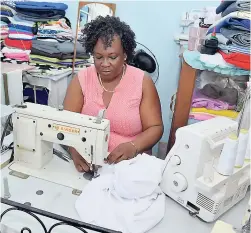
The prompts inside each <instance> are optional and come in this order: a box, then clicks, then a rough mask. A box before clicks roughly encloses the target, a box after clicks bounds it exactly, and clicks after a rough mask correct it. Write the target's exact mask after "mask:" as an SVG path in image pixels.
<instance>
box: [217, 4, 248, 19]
mask: <svg viewBox="0 0 251 233" xmlns="http://www.w3.org/2000/svg"><path fill="white" fill-rule="evenodd" d="M234 11H250V0H249V1H243V0H241V1H237V2H233V3H232V4H231V5H229V6H228V7H227V8H226V9H225V10H224V11H223V12H222V14H221V16H222V17H224V16H226V15H228V14H230V13H231V12H234Z"/></svg>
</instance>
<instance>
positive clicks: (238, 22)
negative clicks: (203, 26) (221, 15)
mask: <svg viewBox="0 0 251 233" xmlns="http://www.w3.org/2000/svg"><path fill="white" fill-rule="evenodd" d="M229 26H231V28H232V29H240V30H244V31H250V20H249V19H239V18H234V17H229V18H226V19H225V20H223V21H220V22H219V23H218V24H217V25H216V26H215V32H216V33H220V30H221V28H228V27H229ZM213 31H214V28H213V27H212V28H210V29H209V30H208V32H207V34H209V33H212V32H213Z"/></svg>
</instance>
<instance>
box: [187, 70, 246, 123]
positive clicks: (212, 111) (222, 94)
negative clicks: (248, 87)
mask: <svg viewBox="0 0 251 233" xmlns="http://www.w3.org/2000/svg"><path fill="white" fill-rule="evenodd" d="M247 80H248V76H236V77H228V76H223V75H219V74H216V73H214V72H210V71H203V72H202V73H201V75H200V76H199V77H198V81H197V84H196V88H195V90H194V93H193V98H192V109H191V112H190V116H189V118H190V119H195V120H208V119H211V118H214V117H216V116H225V117H228V118H230V119H236V118H237V117H238V114H239V111H240V110H241V108H242V104H243V98H244V95H245V82H246V81H247Z"/></svg>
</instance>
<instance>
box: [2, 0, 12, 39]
mask: <svg viewBox="0 0 251 233" xmlns="http://www.w3.org/2000/svg"><path fill="white" fill-rule="evenodd" d="M15 14H16V11H15V9H14V8H13V7H12V6H10V5H8V4H6V3H5V2H3V3H2V2H1V5H0V17H1V21H0V25H1V42H2V40H3V39H5V38H6V37H7V36H8V31H9V27H8V24H9V23H10V22H11V21H10V19H12V17H13V16H14V15H15Z"/></svg>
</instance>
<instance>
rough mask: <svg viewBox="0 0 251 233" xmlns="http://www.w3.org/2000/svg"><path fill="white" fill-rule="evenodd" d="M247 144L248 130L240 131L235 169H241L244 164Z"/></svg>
mask: <svg viewBox="0 0 251 233" xmlns="http://www.w3.org/2000/svg"><path fill="white" fill-rule="evenodd" d="M247 144H248V130H246V129H241V130H240V134H239V138H238V148H237V156H236V160H235V167H236V168H241V167H242V166H243V164H244V160H245V154H246V148H247Z"/></svg>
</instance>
